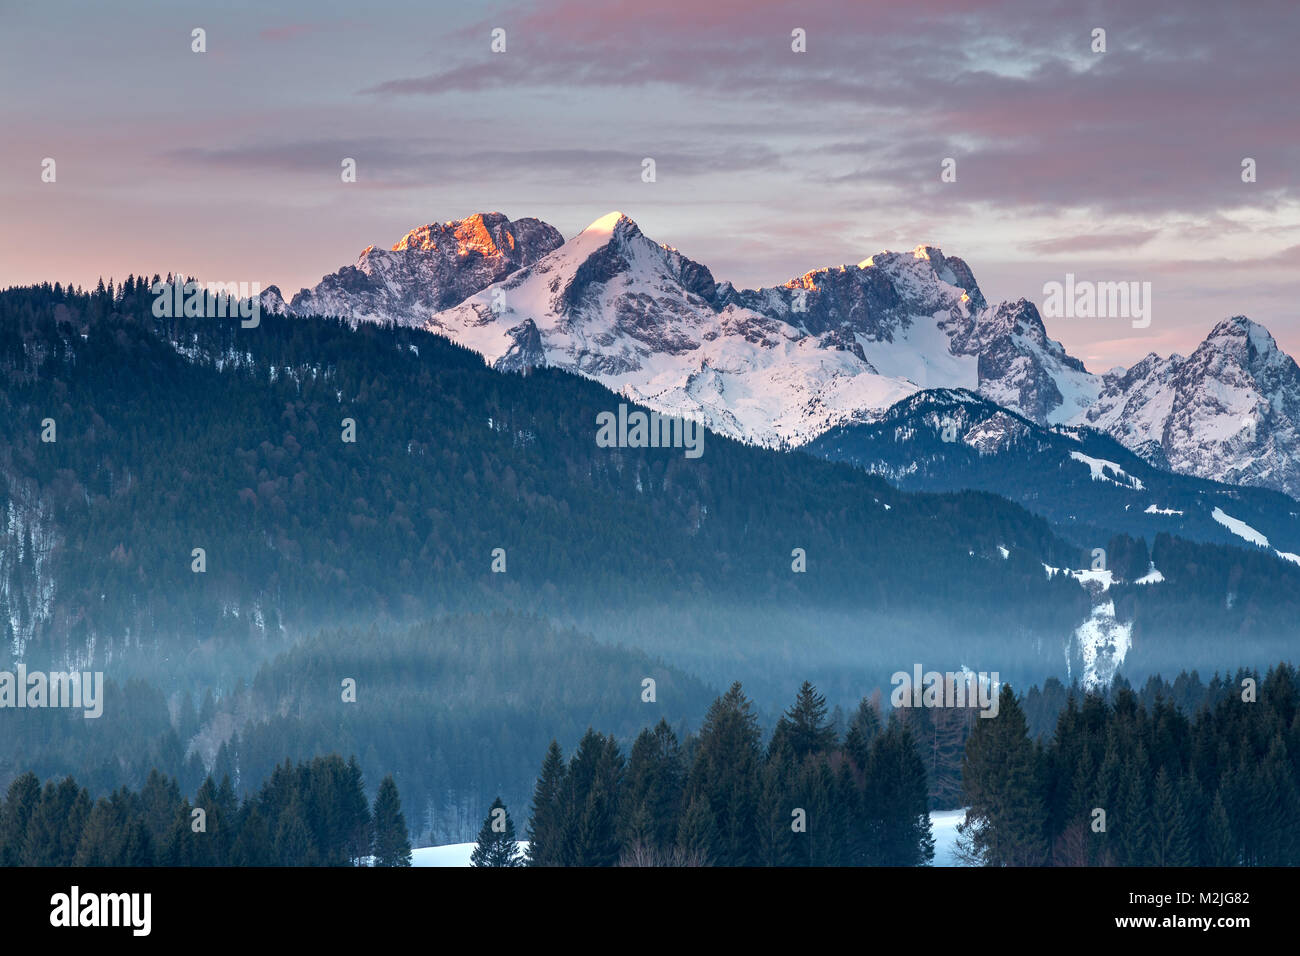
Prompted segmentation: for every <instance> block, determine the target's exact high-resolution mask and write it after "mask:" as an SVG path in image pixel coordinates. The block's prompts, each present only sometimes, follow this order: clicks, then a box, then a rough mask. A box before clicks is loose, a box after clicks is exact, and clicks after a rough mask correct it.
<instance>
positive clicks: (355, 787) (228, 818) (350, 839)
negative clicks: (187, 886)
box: [0, 755, 411, 867]
mask: <svg viewBox="0 0 1300 956" xmlns="http://www.w3.org/2000/svg"><path fill="white" fill-rule="evenodd" d="M0 865H3V866H254V867H259V866H366V865H373V866H410V865H411V844H410V841H409V838H408V835H407V827H406V820H405V818H404V817H403V815H402V805H401V799H400V797H399V795H398V792H397V786H396V784H395V783H394V782H393V778H392V777H385V778H384V780H383V782H382V783H381V784H380V785H379V791H378V794H377V796H376V797H375V802H374V806H373V807H371V806H369V805H367V802H366V796H365V791H364V789H363V787H362V779H361V770H360V768H359V767H358V766H357V762H356V761H355V760H347V761H344V760H343V758H342V757H340V756H338V755H331V756H328V757H318V758H315V759H313V760H311V761H309V762H300V763H298V764H297V765H296V766H295V765H294V764H292V763H291V762H290V761H288V760H286V761H285V762H284V763H283V764H281V765H279V766H277V767H276V768H275V772H274V773H272V774H271V776H270V778H269V779H268V780H266V782H265V783H264V784H263V785H262V787H261V789H260V790H259V791H258V792H257V794H256V795H255V796H253V797H250V798H246V799H245V800H243V801H242V802H241V801H239V799H238V798H237V797H236V795H235V791H234V788H233V787H232V786H231V783H230V778H229V777H223V778H222V781H221V783H220V784H217V783H215V782H214V781H213V779H212V778H211V777H208V778H207V779H206V780H204V781H203V784H202V786H200V787H199V789H198V792H197V793H196V794H195V796H194V800H193V802H191V801H190V800H189V799H188V798H187V797H184V796H182V794H181V790H180V787H179V786H178V785H177V783H176V780H175V778H174V777H168V776H165V775H163V774H161V773H159V772H158V771H156V770H155V771H153V772H151V773H150V774H149V777H148V779H147V780H146V781H145V784H144V786H143V787H142V788H141V789H140V790H139V791H132V790H129V789H128V788H126V787H121V788H119V789H117V790H114V791H113V792H112V793H111V794H109V795H108V796H105V797H101V798H99V799H98V800H95V801H93V802H92V800H91V798H90V794H89V792H88V791H87V790H86V789H84V788H83V787H80V786H78V785H77V782H76V781H75V780H74V779H73V778H72V777H66V778H64V779H63V780H62V781H57V782H56V781H54V780H50V781H48V782H47V783H46V784H45V786H44V787H42V786H41V784H40V781H39V780H38V779H37V777H36V775H35V774H33V773H30V772H28V773H25V774H22V775H21V776H19V777H17V778H16V779H14V781H13V782H12V783H11V784H10V785H9V788H8V792H7V793H6V795H5V799H4V803H3V805H2V806H0Z"/></svg>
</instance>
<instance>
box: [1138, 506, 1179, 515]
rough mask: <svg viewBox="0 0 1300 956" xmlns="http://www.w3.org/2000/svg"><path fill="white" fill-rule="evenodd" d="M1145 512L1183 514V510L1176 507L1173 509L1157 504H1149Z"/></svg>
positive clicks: (1151, 513) (1152, 513)
mask: <svg viewBox="0 0 1300 956" xmlns="http://www.w3.org/2000/svg"><path fill="white" fill-rule="evenodd" d="M1145 513H1146V514H1149V515H1180V514H1182V512H1181V511H1177V510H1175V509H1173V508H1161V507H1158V506H1156V505H1147V510H1146V512H1145Z"/></svg>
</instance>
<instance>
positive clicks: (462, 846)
mask: <svg viewBox="0 0 1300 956" xmlns="http://www.w3.org/2000/svg"><path fill="white" fill-rule="evenodd" d="M965 819H966V811H965V810H964V809H962V810H933V811H931V813H930V826H931V827H932V828H933V830H934V865H935V866H962V865H964V864H962V863H961V862H960V861H959V860H958V859H957V855H956V844H957V824H959V823H961V822H962V821H963V820H965ZM519 849H520V851H521V852H527V850H528V841H527V840H520V841H519ZM473 852H474V844H473V843H448V844H446V845H444V846H422V847H420V848H419V849H417V850H412V851H411V866H469V856H470V854H471V853H473Z"/></svg>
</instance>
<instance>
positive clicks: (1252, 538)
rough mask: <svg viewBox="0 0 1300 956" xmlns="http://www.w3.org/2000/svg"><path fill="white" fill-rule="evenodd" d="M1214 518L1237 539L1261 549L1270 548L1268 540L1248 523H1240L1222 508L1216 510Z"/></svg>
mask: <svg viewBox="0 0 1300 956" xmlns="http://www.w3.org/2000/svg"><path fill="white" fill-rule="evenodd" d="M1213 517H1214V520H1215V521H1217V522H1219V524H1221V525H1223V526H1224V527H1225V528H1227V529H1228V530H1229V531H1231V532H1232V533H1233V534H1235V535H1237V537H1239V538H1245V539H1246V540H1247V541H1249V542H1250V543H1251V544H1257V545H1259V546H1260V547H1261V548H1267V547H1268V538H1266V537H1264V536H1263V535H1262V534H1260V533H1259V532H1258V531H1256V530H1255V529H1254V528H1252V527H1251V526H1250V525H1248V524H1246V522H1244V521H1239V520H1238V519H1236V518H1234V517H1232V516H1231V515H1228V514H1224V512H1223V509H1222V508H1215V509H1214V516H1213Z"/></svg>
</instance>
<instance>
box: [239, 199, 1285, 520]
mask: <svg viewBox="0 0 1300 956" xmlns="http://www.w3.org/2000/svg"><path fill="white" fill-rule="evenodd" d="M263 301H264V305H265V306H266V307H267V308H269V309H271V310H272V311H280V310H282V309H286V308H287V310H288V311H290V312H292V313H295V314H309V313H315V314H335V315H345V316H349V317H351V318H353V319H356V320H374V321H386V322H394V323H397V324H405V325H415V326H421V327H426V328H429V329H431V330H434V331H437V332H439V333H441V334H443V335H446V336H448V337H449V338H451V339H453V340H455V341H456V342H458V343H460V344H462V345H465V346H467V347H469V348H472V349H474V350H476V351H478V352H480V353H481V354H483V356H484V357H485V358H486V359H487V360H488V361H489V362H490V363H492V364H493V365H494V366H495V367H497V368H499V369H501V370H507V371H512V370H523V369H527V368H530V367H535V366H541V365H547V366H553V367H557V368H563V369H566V370H569V371H573V372H576V373H579V374H582V375H586V376H589V377H591V378H595V379H598V380H599V381H601V382H603V383H604V384H605V385H607V386H609V387H610V388H612V389H614V390H615V391H618V392H620V393H622V394H623V395H625V396H627V397H628V398H630V399H633V400H635V401H638V402H641V403H643V404H645V405H647V406H650V407H651V408H654V409H657V410H659V411H661V412H665V413H668V414H673V415H682V416H687V417H690V418H695V419H698V420H701V421H703V422H704V423H706V424H707V425H708V426H710V427H711V428H712V429H714V430H715V431H718V432H721V433H723V434H726V435H730V436H733V437H737V438H741V439H744V440H747V441H752V442H757V443H761V444H765V445H785V446H798V445H802V444H804V443H807V442H809V441H811V440H813V439H814V438H816V437H817V436H818V435H821V434H823V433H824V432H826V431H827V430H828V429H830V428H832V427H835V426H837V425H844V424H851V423H854V422H870V421H875V420H877V419H878V418H879V417H880V415H881V414H882V413H883V412H884V410H885V409H887V408H888V407H889V406H891V405H893V404H894V403H895V402H898V401H899V400H901V399H903V398H906V397H907V396H909V395H911V394H913V393H915V392H917V391H919V390H923V389H932V388H960V389H968V390H971V391H974V392H977V393H978V394H980V395H982V396H984V397H985V398H987V399H989V400H991V401H993V402H995V403H997V404H999V405H1001V406H1002V407H1004V408H1006V409H1009V410H1011V411H1014V412H1017V413H1018V414H1020V415H1023V416H1024V417H1025V418H1027V419H1029V420H1030V421H1032V422H1035V423H1038V424H1040V425H1045V424H1082V425H1089V426H1092V427H1094V428H1097V429H1100V430H1102V431H1105V432H1107V433H1109V434H1110V435H1112V436H1113V437H1114V438H1116V439H1117V440H1118V441H1119V442H1121V443H1122V444H1123V445H1124V446H1125V447H1127V448H1129V449H1131V450H1132V451H1134V452H1136V453H1137V454H1139V455H1141V456H1142V457H1143V458H1145V459H1146V460H1148V461H1150V462H1152V463H1153V464H1156V465H1157V466H1160V467H1164V468H1169V469H1171V470H1173V471H1177V472H1181V473H1185V474H1190V475H1197V476H1201V477H1211V478H1215V479H1218V480H1226V481H1228V482H1232V483H1237V484H1244V485H1255V486H1261V487H1267V488H1274V489H1279V490H1283V491H1286V492H1288V493H1290V494H1292V495H1300V369H1298V368H1297V366H1296V364H1295V362H1294V361H1292V359H1291V358H1290V357H1289V356H1287V355H1286V354H1285V353H1283V352H1282V351H1281V350H1280V349H1278V347H1277V345H1276V343H1275V342H1274V341H1273V339H1272V337H1271V336H1270V335H1269V334H1268V332H1267V331H1266V330H1265V329H1263V328H1262V327H1261V326H1259V325H1257V324H1255V323H1253V322H1251V321H1249V320H1248V319H1245V318H1244V317H1240V316H1238V317H1235V318H1232V319H1228V320H1225V321H1224V322H1221V323H1220V324H1219V325H1218V326H1216V327H1215V329H1214V330H1213V331H1212V332H1211V333H1210V335H1209V337H1207V339H1206V340H1205V342H1203V343H1202V344H1201V346H1200V347H1199V348H1197V350H1196V351H1195V352H1194V353H1193V354H1192V355H1191V356H1190V357H1187V358H1184V357H1182V356H1179V355H1174V356H1171V357H1169V358H1160V357H1159V356H1156V355H1154V354H1153V355H1149V356H1147V358H1145V359H1143V360H1142V361H1141V362H1139V363H1138V364H1137V365H1135V366H1134V367H1133V368H1131V369H1116V370H1113V371H1111V372H1108V373H1106V374H1105V375H1096V374H1093V373H1091V372H1089V371H1088V370H1087V369H1086V368H1085V367H1084V365H1083V363H1081V362H1080V361H1079V360H1077V359H1075V358H1073V357H1072V356H1070V355H1069V354H1067V353H1066V351H1065V349H1064V348H1063V347H1062V346H1061V344H1060V343H1059V342H1056V341H1053V340H1052V339H1050V338H1049V337H1048V335H1047V331H1046V327H1045V326H1044V323H1043V320H1042V317H1041V316H1040V315H1039V312H1038V310H1037V308H1036V307H1035V306H1034V304H1033V303H1032V302H1029V301H1028V300H1026V299H1020V300H1018V301H1015V302H1003V303H998V304H995V305H993V304H989V303H988V302H986V301H985V299H984V295H983V293H982V292H981V291H980V289H979V286H978V284H977V283H976V281H975V278H974V275H973V274H972V273H971V270H970V268H969V266H967V265H966V263H965V262H963V261H962V260H961V259H959V258H957V257H956V256H945V255H944V253H943V252H942V251H941V250H939V249H937V248H935V247H933V246H924V245H923V246H918V247H917V248H916V249H914V250H913V251H911V252H882V253H878V254H876V255H873V256H870V257H869V258H867V259H863V260H862V261H860V262H859V263H857V264H856V265H842V266H835V267H830V268H825V269H818V270H814V271H812V272H809V273H806V274H804V275H802V276H799V277H797V278H794V279H791V280H790V281H788V282H786V283H784V284H782V285H780V286H775V287H771V288H764V289H757V290H738V289H736V288H734V287H733V286H732V285H731V284H730V283H727V282H721V283H720V282H717V281H716V280H715V279H714V276H713V275H712V273H711V272H710V271H709V269H708V268H707V267H705V266H704V265H702V264H700V263H698V262H695V261H693V260H691V259H689V258H687V257H686V256H684V255H682V254H681V253H680V252H678V251H677V250H676V249H673V248H671V247H669V246H666V245H662V244H660V243H657V242H654V241H653V240H651V239H650V238H648V237H646V236H645V235H643V234H642V232H641V230H640V229H639V228H638V227H637V225H636V223H634V222H633V221H632V220H631V219H629V218H628V217H626V216H624V215H623V214H621V213H618V212H613V213H609V214H608V215H606V216H602V217H601V218H600V219H597V220H596V221H595V222H593V223H592V224H591V225H590V226H588V227H587V228H586V229H585V230H583V231H582V232H581V233H580V234H579V235H577V236H575V237H574V238H572V239H570V240H568V241H567V242H564V241H563V239H562V237H561V236H560V234H559V233H558V232H557V231H556V230H555V229H553V228H552V227H550V226H548V225H546V224H545V223H542V222H539V221H538V220H535V219H520V220H516V221H513V222H512V221H511V220H509V219H507V218H506V217H505V216H503V215H502V214H500V213H483V214H478V215H476V216H471V217H469V218H467V219H464V220H460V221H455V222H447V223H443V224H441V225H437V224H435V225H429V226H424V227H421V228H419V229H416V230H413V231H412V232H410V233H408V234H407V236H405V237H403V239H402V240H400V241H399V242H398V243H396V244H395V245H394V246H393V248H392V249H391V250H387V251H383V250H379V251H377V250H375V249H374V248H373V247H371V248H370V249H367V250H365V251H364V252H363V253H362V254H361V256H360V258H359V259H358V260H357V264H356V265H355V266H348V267H345V268H344V269H341V270H339V271H338V272H336V273H334V274H333V275H330V276H326V277H325V279H323V280H322V282H321V283H320V284H319V285H318V286H316V287H315V288H314V289H304V290H302V291H301V292H299V293H298V294H297V295H296V296H294V297H293V300H292V302H291V303H290V304H289V305H288V306H285V305H284V304H283V300H282V299H281V298H280V296H279V292H278V290H268V292H267V293H266V294H264V296H263Z"/></svg>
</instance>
